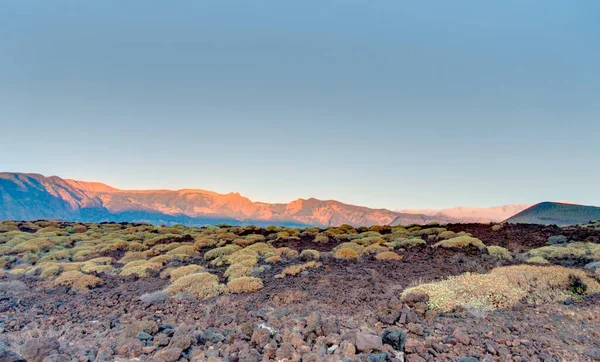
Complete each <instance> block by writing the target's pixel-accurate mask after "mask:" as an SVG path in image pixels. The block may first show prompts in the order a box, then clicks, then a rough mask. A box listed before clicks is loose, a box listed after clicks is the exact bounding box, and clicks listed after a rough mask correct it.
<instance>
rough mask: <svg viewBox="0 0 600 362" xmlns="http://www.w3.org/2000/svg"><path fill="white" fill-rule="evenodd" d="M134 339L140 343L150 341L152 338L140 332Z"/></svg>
mask: <svg viewBox="0 0 600 362" xmlns="http://www.w3.org/2000/svg"><path fill="white" fill-rule="evenodd" d="M135 338H137V339H139V340H140V341H146V340H149V339H152V336H151V335H150V334H149V333H146V332H140V333H138V334H137V336H135Z"/></svg>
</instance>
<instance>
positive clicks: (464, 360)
mask: <svg viewBox="0 0 600 362" xmlns="http://www.w3.org/2000/svg"><path fill="white" fill-rule="evenodd" d="M458 362H479V360H478V359H477V358H475V357H469V356H459V357H458Z"/></svg>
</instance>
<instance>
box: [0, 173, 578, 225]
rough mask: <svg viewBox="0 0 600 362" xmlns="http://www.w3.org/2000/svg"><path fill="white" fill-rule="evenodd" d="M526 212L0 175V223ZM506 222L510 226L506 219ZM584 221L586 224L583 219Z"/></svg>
mask: <svg viewBox="0 0 600 362" xmlns="http://www.w3.org/2000/svg"><path fill="white" fill-rule="evenodd" d="M530 206H532V205H528V204H510V205H504V206H498V207H491V208H476V207H456V208H451V209H444V210H402V211H391V210H387V209H372V208H367V207H362V206H355V205H348V204H344V203H342V202H339V201H335V200H317V199H314V198H310V199H298V200H295V201H292V202H290V203H287V204H284V203H264V202H253V201H251V200H250V199H248V198H247V197H244V196H242V195H240V194H239V193H228V194H219V193H216V192H213V191H207V190H200V189H182V190H120V189H117V188H114V187H111V186H109V185H105V184H103V183H99V182H85V181H77V180H71V179H63V178H60V177H58V176H49V177H46V176H43V175H40V174H34V173H10V172H1V173H0V220H3V219H11V220H32V219H64V220H72V221H89V222H102V221H116V222H148V223H153V224H174V223H181V224H185V225H206V224H217V223H228V224H232V225H238V224H254V225H257V226H265V225H273V224H277V225H286V226H304V225H312V226H320V227H327V226H336V225H341V224H351V225H355V226H360V225H373V224H379V225H385V224H389V225H408V224H427V223H430V222H439V223H449V222H499V221H503V220H505V219H508V218H510V217H511V216H513V215H515V214H518V213H520V212H522V211H523V210H525V209H527V208H528V207H530ZM509 220H510V219H509ZM586 221H588V220H586Z"/></svg>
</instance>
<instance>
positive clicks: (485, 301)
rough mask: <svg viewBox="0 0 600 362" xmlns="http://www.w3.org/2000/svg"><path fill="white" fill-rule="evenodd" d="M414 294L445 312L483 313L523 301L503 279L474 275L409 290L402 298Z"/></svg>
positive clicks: (469, 274)
mask: <svg viewBox="0 0 600 362" xmlns="http://www.w3.org/2000/svg"><path fill="white" fill-rule="evenodd" d="M411 294H417V295H418V294H426V295H427V296H429V300H428V302H427V304H428V306H429V308H431V309H433V310H439V311H446V312H450V311H452V310H453V309H454V308H456V307H459V306H460V307H464V308H473V307H478V308H481V309H484V310H492V309H496V308H505V307H509V306H511V305H514V304H516V303H517V302H518V301H519V300H520V299H521V297H522V296H521V293H519V292H518V291H516V290H514V288H513V287H512V285H511V284H510V282H509V280H508V279H507V277H506V276H504V275H499V274H471V273H466V274H463V275H459V276H454V277H450V278H448V279H446V280H443V281H441V282H437V283H428V284H423V285H419V286H416V287H413V288H409V289H406V290H405V291H404V292H403V293H402V298H406V297H407V296H408V295H411Z"/></svg>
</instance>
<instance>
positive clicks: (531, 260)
mask: <svg viewBox="0 0 600 362" xmlns="http://www.w3.org/2000/svg"><path fill="white" fill-rule="evenodd" d="M525 262H526V263H531V264H542V265H543V264H550V262H549V261H548V260H546V259H544V258H542V257H541V256H533V257H531V258H529V259H527V260H525Z"/></svg>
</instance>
